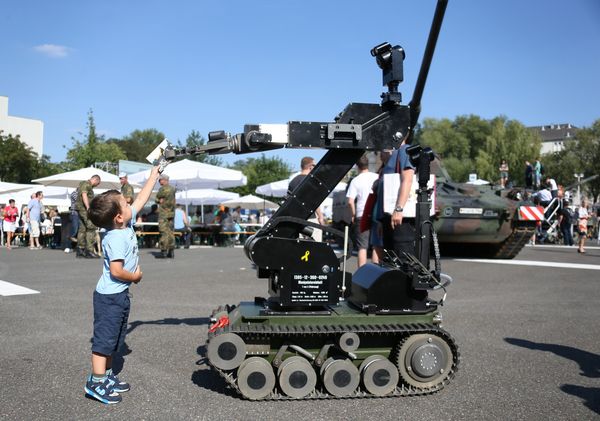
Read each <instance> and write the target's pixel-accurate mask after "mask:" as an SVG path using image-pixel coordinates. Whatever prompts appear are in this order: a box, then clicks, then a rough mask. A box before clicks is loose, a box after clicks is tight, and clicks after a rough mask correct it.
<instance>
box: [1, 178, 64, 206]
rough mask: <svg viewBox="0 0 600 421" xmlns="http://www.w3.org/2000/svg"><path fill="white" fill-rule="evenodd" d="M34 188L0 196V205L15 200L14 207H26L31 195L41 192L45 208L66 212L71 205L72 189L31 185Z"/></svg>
mask: <svg viewBox="0 0 600 421" xmlns="http://www.w3.org/2000/svg"><path fill="white" fill-rule="evenodd" d="M33 186H34V187H29V188H28V189H25V190H20V191H18V192H12V193H2V194H0V203H8V201H9V200H10V199H14V200H15V205H16V206H17V207H19V208H21V207H22V206H23V205H27V204H28V203H29V201H30V200H31V195H32V194H34V193H36V192H38V191H41V192H43V193H44V198H43V199H42V203H43V204H44V205H45V206H56V207H58V208H59V210H60V211H64V210H67V209H68V208H69V206H70V205H71V199H70V198H69V193H70V191H72V189H68V188H66V187H57V186H40V185H35V184H33Z"/></svg>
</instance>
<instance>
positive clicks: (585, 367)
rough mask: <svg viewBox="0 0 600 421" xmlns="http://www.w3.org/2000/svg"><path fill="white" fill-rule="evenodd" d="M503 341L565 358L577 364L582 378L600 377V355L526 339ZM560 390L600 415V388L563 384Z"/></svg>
mask: <svg viewBox="0 0 600 421" xmlns="http://www.w3.org/2000/svg"><path fill="white" fill-rule="evenodd" d="M504 340H505V341H506V342H508V343H509V344H511V345H516V346H520V347H523V348H528V349H532V350H537V351H547V352H552V353H553V354H556V355H558V356H559V357H563V358H567V359H569V360H572V361H574V362H576V363H577V364H579V368H580V369H581V373H580V374H581V375H582V376H585V377H591V378H599V377H600V355H598V354H593V353H591V352H587V351H582V350H581V349H577V348H573V347H571V346H565V345H557V344H544V343H540V342H532V341H528V340H526V339H517V338H504ZM560 390H562V391H563V392H565V393H568V394H570V395H573V396H577V397H579V398H581V399H583V401H584V402H583V404H584V405H585V406H586V407H588V408H589V409H591V410H592V411H594V412H595V413H597V414H600V388H596V387H584V386H577V385H572V384H563V385H562V386H561V387H560Z"/></svg>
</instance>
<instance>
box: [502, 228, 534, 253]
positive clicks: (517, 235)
mask: <svg viewBox="0 0 600 421" xmlns="http://www.w3.org/2000/svg"><path fill="white" fill-rule="evenodd" d="M534 233H535V227H534V226H517V227H515V228H514V229H513V231H512V233H511V234H510V235H509V236H508V238H507V239H506V240H504V241H503V242H502V243H501V244H500V246H499V247H498V249H497V250H496V251H495V253H494V254H493V256H492V257H493V258H494V259H513V258H515V257H516V256H517V254H519V252H520V251H521V249H522V248H523V247H525V245H526V244H527V243H528V242H529V239H530V238H531V236H532V235H533V234H534Z"/></svg>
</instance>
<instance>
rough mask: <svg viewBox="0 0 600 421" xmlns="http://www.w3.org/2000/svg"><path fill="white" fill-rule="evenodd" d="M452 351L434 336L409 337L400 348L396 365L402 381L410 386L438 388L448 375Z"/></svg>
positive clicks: (418, 335)
mask: <svg viewBox="0 0 600 421" xmlns="http://www.w3.org/2000/svg"><path fill="white" fill-rule="evenodd" d="M452 360H453V358H452V351H451V350H450V346H449V345H448V343H447V342H446V341H444V340H443V339H442V338H440V337H439V336H437V335H434V334H429V333H426V334H417V335H412V336H409V337H408V338H407V339H405V340H404V342H403V343H402V344H401V346H400V350H399V352H398V358H397V362H396V363H397V365H398V371H399V372H400V377H401V379H402V381H403V382H404V383H406V384H408V385H410V386H414V387H418V388H429V387H435V386H439V385H440V384H441V383H442V382H443V381H444V380H445V379H446V378H447V377H448V375H449V374H450V369H451V368H452Z"/></svg>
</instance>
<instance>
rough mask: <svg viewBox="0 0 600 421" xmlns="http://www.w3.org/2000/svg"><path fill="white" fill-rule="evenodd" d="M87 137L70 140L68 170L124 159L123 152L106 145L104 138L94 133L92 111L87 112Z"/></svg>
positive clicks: (94, 126) (113, 146)
mask: <svg viewBox="0 0 600 421" xmlns="http://www.w3.org/2000/svg"><path fill="white" fill-rule="evenodd" d="M87 129H88V132H87V135H85V137H84V139H83V140H81V141H80V140H77V139H75V138H72V140H73V146H72V148H71V149H69V150H68V151H67V162H68V165H69V167H70V169H78V168H83V167H89V166H90V165H93V164H94V163H96V162H117V161H118V160H119V159H126V158H127V156H126V155H125V153H124V152H123V150H122V149H121V148H120V147H119V146H118V145H116V144H114V143H106V142H105V141H104V136H101V135H98V134H97V133H96V124H95V122H94V114H93V112H92V110H91V109H90V111H89V112H88V121H87Z"/></svg>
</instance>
